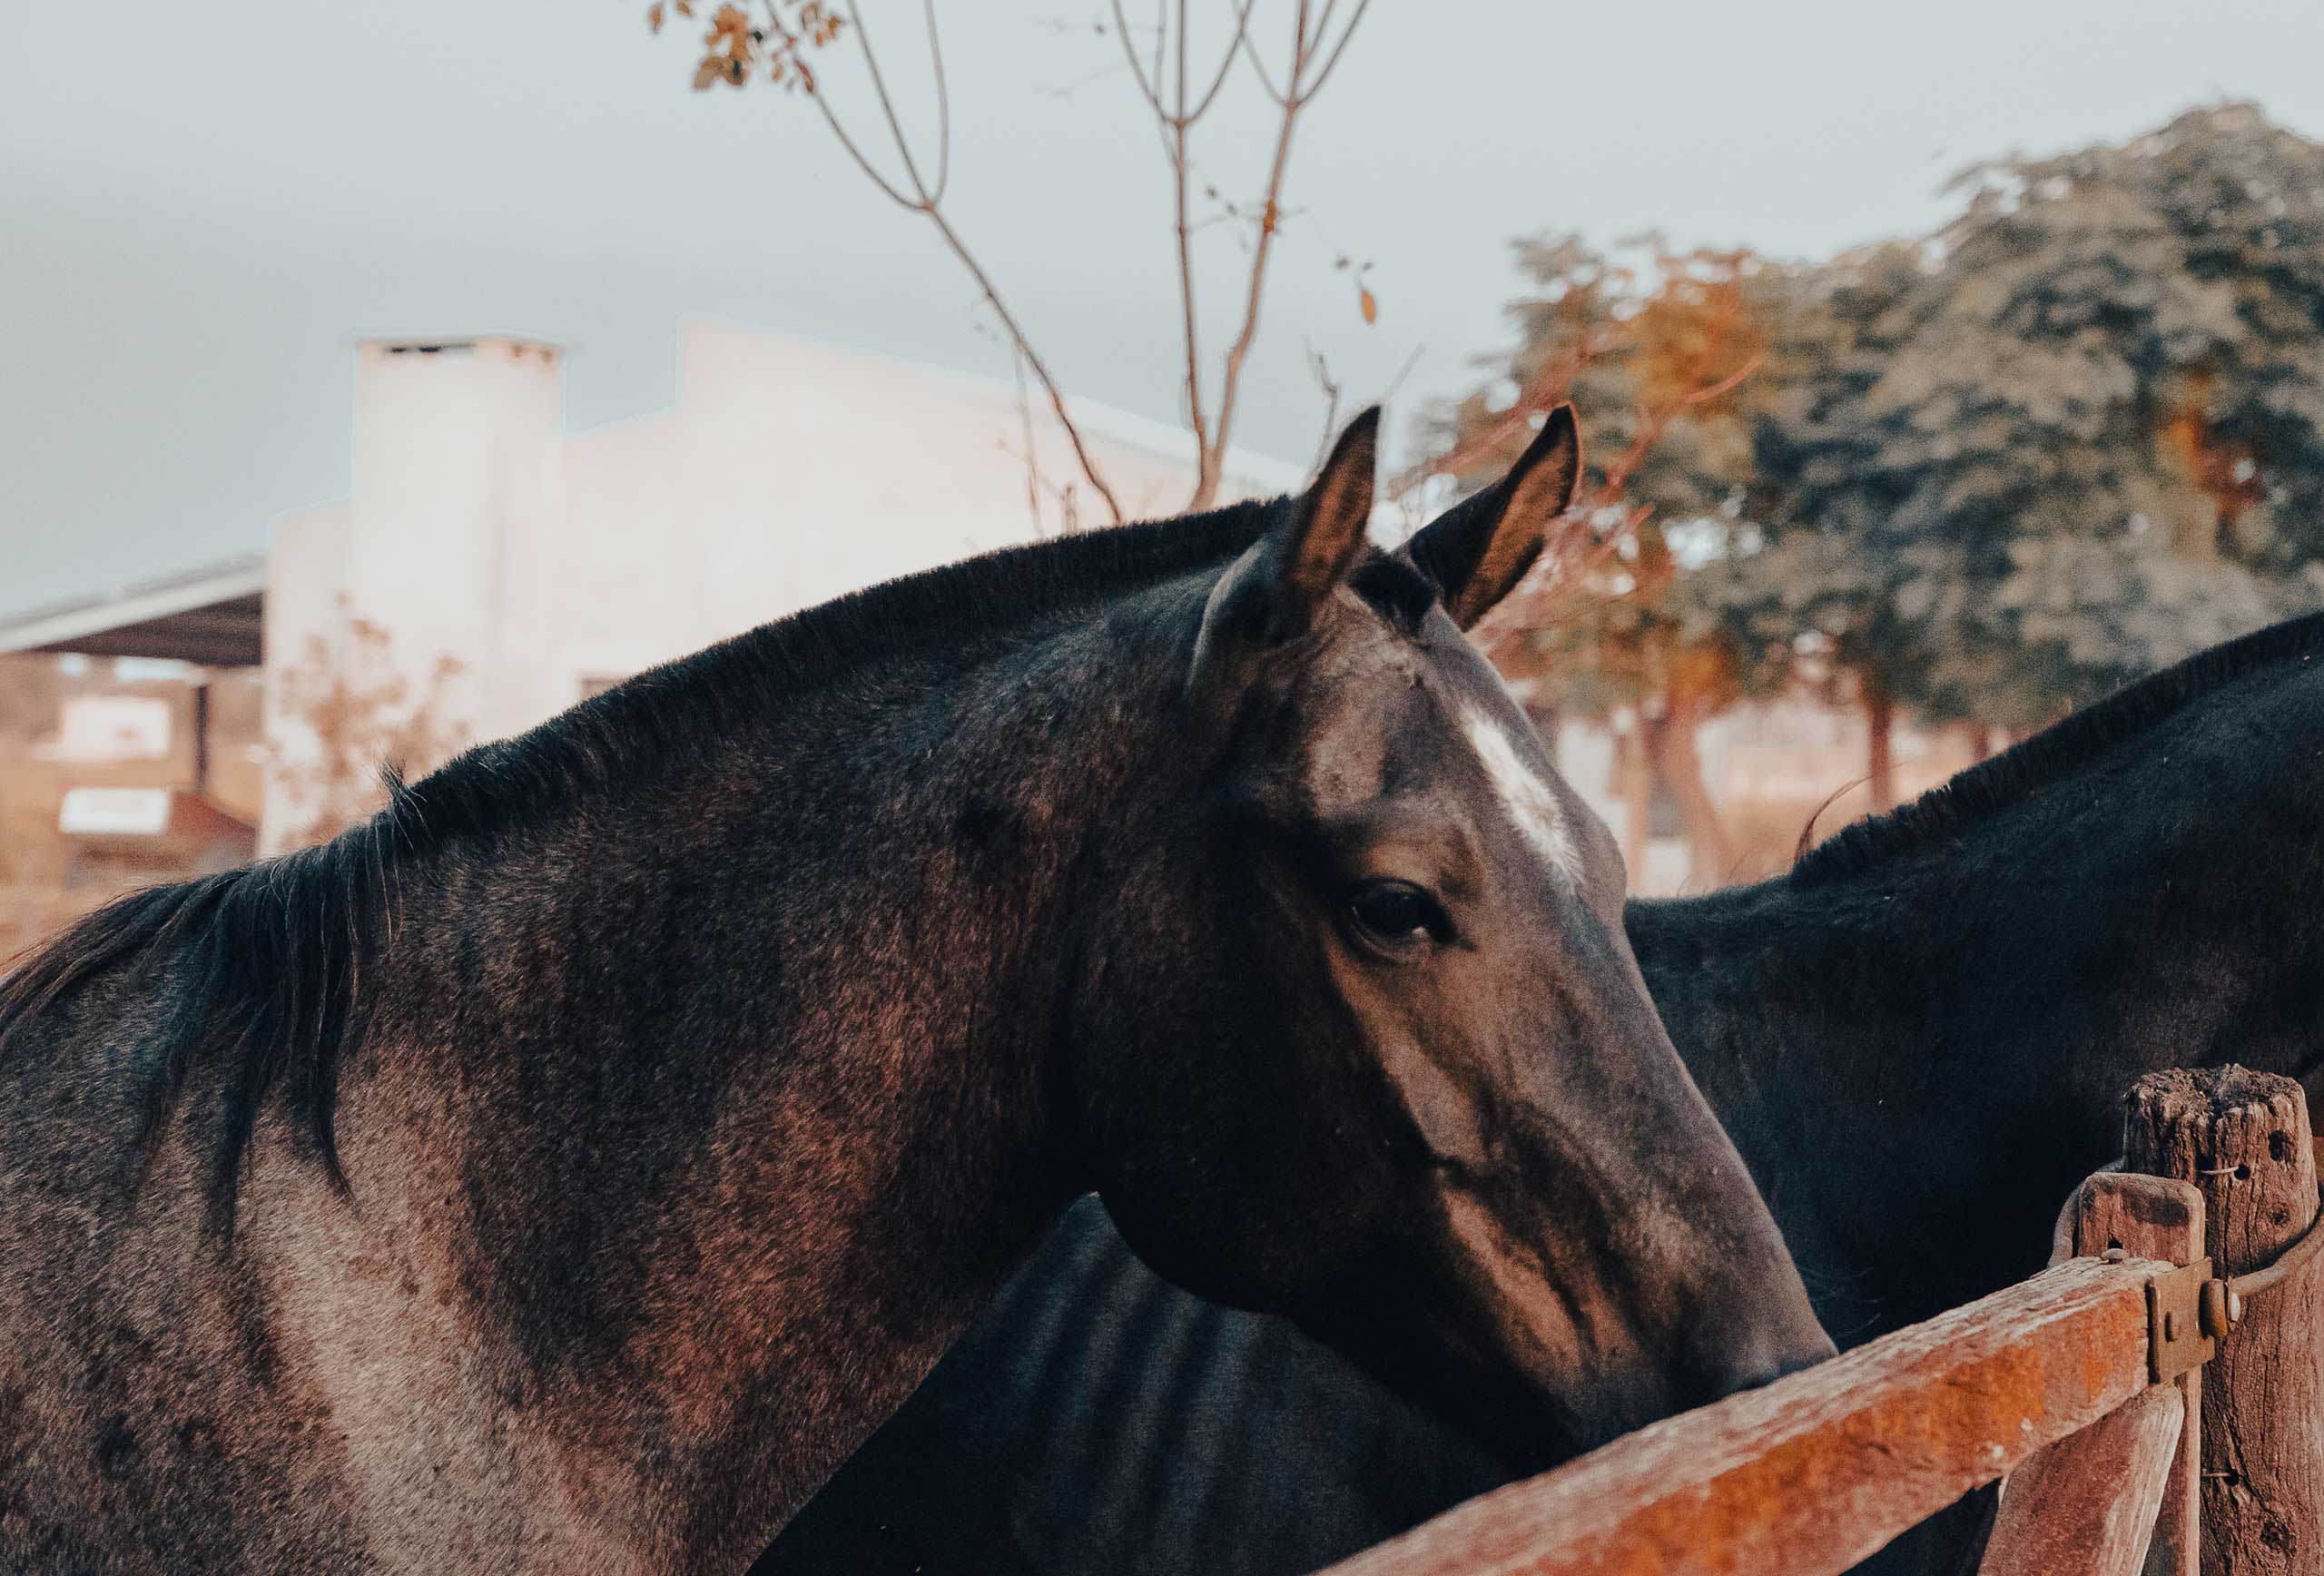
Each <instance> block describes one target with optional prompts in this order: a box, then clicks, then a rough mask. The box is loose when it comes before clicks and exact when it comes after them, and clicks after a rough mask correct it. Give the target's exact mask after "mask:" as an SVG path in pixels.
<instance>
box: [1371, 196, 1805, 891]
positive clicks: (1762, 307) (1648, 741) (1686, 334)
mask: <svg viewBox="0 0 2324 1576" xmlns="http://www.w3.org/2000/svg"><path fill="white" fill-rule="evenodd" d="M1633 250H1635V251H1640V252H1642V253H1643V254H1644V257H1643V261H1641V262H1640V263H1638V264H1635V265H1633V264H1630V263H1626V262H1624V261H1619V260H1617V259H1615V258H1610V257H1609V256H1607V255H1605V254H1603V253H1601V252H1600V251H1596V250H1593V249H1592V248H1591V247H1590V246H1589V245H1587V244H1586V243H1585V242H1584V241H1581V238H1580V237H1578V236H1573V235H1556V236H1549V237H1543V238H1539V239H1535V240H1530V241H1520V242H1519V243H1518V245H1517V256H1518V262H1519V266H1520V267H1521V269H1522V270H1523V271H1524V272H1525V273H1526V274H1527V275H1528V276H1529V279H1530V281H1531V285H1532V290H1531V292H1530V293H1529V294H1528V295H1527V296H1526V297H1524V298H1523V299H1521V300H1518V301H1517V302H1515V303H1514V304H1513V305H1512V307H1511V308H1510V309H1509V310H1510V315H1511V316H1512V319H1513V320H1514V321H1515V322H1516V325H1517V329H1518V344H1517V347H1516V348H1515V350H1513V351H1512V352H1511V353H1510V354H1509V355H1508V356H1507V357H1506V358H1505V359H1504V358H1495V359H1493V360H1492V361H1491V362H1489V363H1488V364H1489V365H1491V366H1492V367H1493V368H1494V369H1495V370H1496V374H1497V375H1496V376H1495V377H1493V378H1492V379H1491V380H1490V381H1488V383H1487V384H1486V385H1485V387H1483V388H1482V389H1479V390H1477V391H1476V392H1474V393H1472V394H1471V395H1470V396H1469V397H1468V398H1466V399H1463V400H1462V401H1461V402H1459V403H1458V404H1457V405H1455V406H1454V407H1452V409H1448V410H1444V411H1441V412H1438V413H1436V414H1435V415H1433V417H1432V418H1431V419H1429V421H1428V422H1427V423H1426V425H1425V427H1424V429H1423V448H1426V449H1428V450H1430V451H1431V452H1432V453H1433V458H1431V459H1429V460H1427V461H1425V462H1423V464H1422V465H1421V466H1419V467H1416V468H1414V470H1413V472H1412V473H1411V474H1410V475H1409V476H1408V477H1407V478H1400V479H1401V480H1402V481H1403V482H1404V483H1405V484H1406V485H1413V484H1414V483H1421V484H1426V483H1435V484H1437V485H1439V486H1440V487H1441V488H1443V489H1444V490H1450V491H1465V490H1467V489H1469V488H1473V487H1476V486H1479V485H1482V483H1484V482H1486V481H1488V480H1490V479H1491V478H1492V477H1494V476H1496V475H1498V474H1499V473H1500V471H1501V470H1502V468H1504V467H1506V465H1507V464H1508V463H1509V461H1510V460H1511V459H1512V458H1513V457H1514V456H1515V454H1516V452H1517V451H1518V450H1519V449H1520V448H1522V446H1523V443H1524V441H1525V439H1526V438H1527V437H1529V436H1530V434H1531V430H1532V428H1533V427H1534V426H1536V425H1538V421H1539V419H1540V417H1541V413H1543V412H1544V411H1546V410H1547V409H1549V408H1550V407H1551V406H1552V405H1554V404H1557V403H1559V402H1561V401H1563V400H1566V399H1571V400H1572V401H1573V402H1574V405H1575V408H1576V409H1577V411H1578V412H1579V414H1580V416H1581V423H1582V428H1583V435H1584V440H1583V453H1584V456H1585V458H1586V459H1587V461H1588V465H1589V470H1588V475H1587V478H1586V485H1585V488H1584V492H1583V495H1582V501H1581V504H1580V505H1579V506H1578V509H1577V513H1578V516H1579V517H1580V518H1581V520H1582V521H1584V522H1586V527H1585V529H1583V530H1582V531H1581V532H1579V533H1574V534H1571V535H1569V537H1567V539H1566V542H1565V544H1564V550H1563V551H1562V552H1560V553H1553V554H1551V555H1545V560H1546V561H1545V564H1544V566H1543V567H1542V568H1541V570H1539V571H1537V572H1536V574H1535V575H1534V576H1531V577H1530V578H1529V580H1528V583H1527V585H1526V586H1525V588H1524V590H1523V592H1522V593H1521V595H1520V596H1517V597H1515V598H1512V603H1511V605H1510V606H1509V609H1508V611H1506V612H1505V613H1503V614H1502V615H1500V616H1497V617H1496V619H1495V621H1494V623H1493V624H1492V625H1489V626H1488V629H1487V631H1486V634H1487V636H1488V639H1489V646H1488V649H1489V651H1490V652H1491V654H1492V657H1493V660H1494V662H1495V663H1496V664H1497V665H1499V666H1500V667H1501V668H1502V672H1503V673H1504V674H1506V675H1508V676H1509V677H1510V678H1511V679H1512V681H1513V682H1514V683H1515V685H1517V687H1518V689H1519V691H1520V693H1521V694H1522V695H1523V696H1524V697H1525V699H1526V703H1527V705H1528V707H1529V709H1530V710H1531V712H1532V713H1533V714H1534V717H1535V720H1536V722H1537V723H1538V724H1541V727H1542V730H1543V732H1544V734H1545V735H1547V736H1549V737H1551V738H1552V739H1554V737H1555V734H1556V731H1557V726H1558V724H1559V722H1560V721H1561V719H1562V718H1563V717H1564V716H1565V715H1568V714H1578V715H1582V716H1588V717H1590V718H1593V719H1597V720H1600V721H1614V720H1617V719H1620V720H1622V721H1623V724H1624V725H1622V726H1621V728H1620V734H1619V736H1620V747H1621V752H1622V754H1621V759H1620V779H1621V783H1622V788H1623V797H1624V799H1625V801H1626V805H1627V813H1626V814H1625V816H1624V820H1625V822H1626V824H1625V828H1624V842H1625V845H1626V852H1627V854H1628V857H1629V858H1630V862H1631V864H1632V866H1633V868H1635V867H1636V866H1638V865H1639V864H1640V862H1642V861H1643V859H1644V857H1645V842H1646V837H1647V829H1648V828H1647V818H1648V805H1649V795H1650V793H1651V791H1652V788H1653V786H1654V785H1655V784H1656V783H1660V784H1662V785H1663V786H1664V787H1665V788H1667V789H1668V790H1669V793H1671V795H1672V796H1673V798H1674V799H1675V801H1676V803H1677V804H1678V807H1679V817H1680V822H1681V825H1682V828H1683V830H1684V832H1685V836H1686V839H1687V842H1688V845H1689V854H1690V858H1691V862H1692V864H1693V868H1694V869H1695V870H1697V871H1698V872H1719V873H1721V874H1724V873H1725V872H1728V871H1729V870H1730V869H1731V868H1732V867H1733V864H1734V862H1735V849H1734V847H1733V844H1732V842H1731V840H1730V839H1729V838H1728V834H1727V832H1726V829H1725V827H1724V825H1723V824H1722V822H1721V821H1720V818H1719V815H1718V809H1717V806H1716V804H1715V803H1713V801H1712V798H1711V794H1710V792H1709V785H1708V784H1707V783H1705V782H1704V780H1703V775H1702V769H1701V765H1700V762H1699V758H1698V756H1697V754H1696V749H1695V736H1696V733H1697V730H1698V729H1699V727H1700V726H1701V725H1702V724H1703V723H1705V722H1706V721H1708V720H1709V719H1710V718H1711V717H1713V716H1715V715H1717V714H1718V713H1719V712H1720V711H1722V710H1724V709H1725V708H1726V707H1727V706H1728V705H1729V704H1732V703H1733V702H1734V701H1735V700H1736V699H1738V697H1739V696H1741V695H1742V694H1745V693H1747V691H1748V690H1749V689H1751V688H1752V687H1754V684H1755V681H1756V677H1757V675H1755V674H1754V673H1753V672H1751V670H1749V669H1748V667H1747V666H1745V665H1742V664H1740V663H1738V661H1737V660H1736V657H1737V652H1738V648H1737V647H1736V646H1735V645H1734V643H1733V642H1732V640H1731V639H1730V638H1729V635H1728V630H1727V628H1726V625H1725V624H1724V622H1723V620H1722V618H1721V617H1720V615H1719V611H1718V606H1717V604H1716V602H1715V601H1713V600H1710V599H1709V598H1708V597H1707V596H1706V591H1707V589H1708V588H1709V586H1711V585H1712V584H1713V580H1712V579H1711V578H1709V577H1706V576H1704V575H1703V574H1701V573H1700V572H1699V571H1700V569H1701V568H1702V566H1704V564H1705V563H1706V562H1707V561H1709V560H1712V559H1716V558H1718V557H1723V556H1724V555H1725V553H1726V552H1727V550H1728V543H1727V537H1728V533H1729V532H1730V531H1731V530H1732V529H1733V528H1734V527H1736V526H1737V525H1738V523H1739V516H1738V503H1739V499H1740V496H1741V492H1742V489H1743V487H1744V485H1745V483H1746V481H1747V480H1748V475H1749V467H1750V460H1751V419H1752V415H1753V412H1754V410H1755V409H1756V407H1757V402H1758V399H1759V398H1760V395H1759V384H1760V379H1761V377H1762V371H1761V369H1762V367H1763V366H1764V364H1765V363H1766V361H1767V360H1768V356H1769V354H1770V352H1771V350H1774V348H1775V345H1774V340H1773V338H1772V336H1771V333H1770V324H1771V322H1772V320H1773V317H1772V314H1773V313H1774V312H1775V311H1776V310H1777V309H1778V308H1779V307H1780V305H1781V304H1782V302H1783V300H1785V299H1786V296H1787V291H1788V290H1789V286H1788V283H1787V271H1785V270H1782V269H1779V268H1776V267H1774V266H1772V265H1769V264H1768V263H1766V262H1765V261H1762V260H1760V259H1758V258H1756V257H1754V256H1753V255H1752V254H1750V253H1749V252H1747V251H1709V250H1702V251H1684V252H1681V251H1673V250H1671V249H1670V248H1669V247H1668V246H1666V245H1665V244H1664V243H1663V242H1662V241H1661V240H1660V239H1659V237H1653V236H1649V237H1644V238H1642V239H1641V241H1640V242H1639V243H1638V244H1637V246H1636V247H1635V248H1634V249H1633Z"/></svg>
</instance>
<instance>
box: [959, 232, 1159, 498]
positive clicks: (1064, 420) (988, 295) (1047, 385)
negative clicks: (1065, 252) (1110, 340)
mask: <svg viewBox="0 0 2324 1576" xmlns="http://www.w3.org/2000/svg"><path fill="white" fill-rule="evenodd" d="M921 212H924V213H926V214H927V215H928V220H929V222H930V223H931V224H933V225H935V226H936V230H937V233H938V234H940V235H941V236H943V238H944V244H945V245H947V246H949V247H950V248H951V249H952V255H953V256H954V257H957V258H959V259H960V266H961V267H963V268H965V269H967V270H968V271H969V277H970V279H972V280H974V281H976V285H977V289H979V290H980V291H983V292H984V300H985V304H986V305H987V306H989V307H990V308H991V309H992V315H993V316H994V317H995V318H997V319H999V320H1000V326H1001V328H1002V329H1003V330H1005V331H1006V332H1007V333H1008V335H1009V341H1010V342H1011V343H1012V344H1014V345H1015V346H1016V348H1017V353H1018V354H1019V355H1021V356H1023V357H1024V358H1025V364H1026V365H1027V366H1029V367H1030V368H1031V369H1033V376H1034V377H1035V378H1036V379H1039V381H1040V385H1041V389H1042V391H1043V392H1044V393H1046V394H1047V395H1048V396H1049V409H1051V410H1052V411H1054V412H1056V414H1057V420H1058V425H1059V427H1062V428H1065V436H1066V440H1067V441H1068V442H1069V443H1071V444H1072V445H1073V458H1075V459H1076V460H1077V461H1078V462H1079V463H1080V466H1081V474H1082V475H1083V476H1085V477H1088V478H1089V485H1090V486H1091V487H1093V488H1097V489H1098V497H1101V498H1104V499H1105V500H1106V508H1107V510H1108V513H1109V514H1111V515H1112V517H1113V518H1114V521H1115V523H1116V524H1119V523H1120V522H1121V517H1122V506H1121V502H1120V500H1119V499H1118V498H1116V497H1114V492H1113V489H1112V488H1109V487H1108V486H1107V485H1106V481H1105V478H1104V477H1102V476H1101V475H1099V474H1098V462H1097V461H1096V460H1094V459H1092V458H1089V451H1088V448H1086V447H1084V446H1083V444H1082V441H1081V429H1080V428H1078V427H1077V426H1075V425H1074V422H1073V417H1072V415H1071V413H1069V412H1068V410H1067V409H1066V408H1065V395H1064V394H1063V392H1061V391H1060V390H1059V388H1058V386H1057V379H1054V378H1052V377H1050V376H1049V366H1048V364H1047V363H1046V362H1044V361H1043V360H1041V358H1040V356H1039V353H1038V352H1037V351H1035V350H1034V349H1033V345H1032V341H1031V340H1028V339H1027V338H1026V337H1025V330H1023V329H1022V328H1021V327H1019V325H1018V322H1017V319H1016V317H1015V316H1014V315H1013V314H1011V313H1010V311H1009V308H1008V307H1007V305H1005V304H1004V303H1003V302H1002V300H1001V299H1000V291H999V290H998V289H996V288H995V287H994V285H993V282H992V281H991V280H990V278H988V277H987V276H986V274H985V271H984V270H983V268H982V267H980V265H979V264H978V262H977V260H976V257H975V256H974V254H972V253H971V252H970V251H969V248H968V243H967V242H966V241H962V240H961V239H960V233H959V232H958V231H955V230H954V229H953V228H952V226H951V225H950V223H949V222H946V220H945V218H944V214H943V212H942V211H941V210H940V209H937V208H934V207H930V206H927V205H925V204H923V205H922V207H921Z"/></svg>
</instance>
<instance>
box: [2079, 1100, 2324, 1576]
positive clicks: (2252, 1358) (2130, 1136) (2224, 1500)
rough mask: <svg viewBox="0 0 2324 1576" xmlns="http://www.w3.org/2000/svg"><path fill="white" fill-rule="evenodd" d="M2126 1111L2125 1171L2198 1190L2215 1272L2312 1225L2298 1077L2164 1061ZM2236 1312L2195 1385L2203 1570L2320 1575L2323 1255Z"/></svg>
mask: <svg viewBox="0 0 2324 1576" xmlns="http://www.w3.org/2000/svg"><path fill="white" fill-rule="evenodd" d="M2128 1106H2129V1109H2128V1113H2127V1117H2128V1119H2127V1122H2126V1124H2125V1128H2126V1139H2127V1142H2126V1144H2125V1150H2126V1157H2125V1169H2127V1170H2131V1171H2139V1172H2144V1173H2146V1174H2148V1175H2150V1176H2157V1177H2172V1178H2175V1179H2177V1180H2179V1181H2182V1182H2191V1183H2193V1184H2195V1185H2196V1186H2197V1187H2200V1188H2201V1190H2202V1193H2203V1202H2204V1214H2205V1216H2206V1217H2207V1228H2206V1232H2205V1246H2206V1247H2207V1249H2208V1250H2209V1252H2210V1255H2211V1266H2212V1273H2213V1274H2215V1275H2220V1276H2235V1275H2242V1274H2245V1273H2248V1272H2250V1271H2252V1270H2257V1269H2260V1268H2263V1267H2265V1266H2267V1265H2268V1264H2270V1262H2272V1261H2273V1260H2274V1259H2275V1258H2276V1257H2277V1256H2278V1255H2280V1254H2281V1253H2282V1252H2283V1250H2284V1249H2285V1248H2287V1247H2289V1246H2291V1245H2292V1244H2294V1243H2296V1242H2298V1241H2299V1239H2300V1237H2301V1236H2305V1235H2306V1234H2307V1232H2308V1229H2309V1226H2311V1225H2312V1224H2313V1223H2314V1222H2315V1220H2316V1216H2317V1194H2316V1154H2315V1148H2314V1142H2313V1140H2312V1139H2311V1138H2310V1137H2309V1125H2308V1100H2307V1097H2306V1096H2305V1095H2304V1094H2303V1093H2302V1092H2301V1090H2300V1087H2299V1084H2298V1083H2297V1082H2295V1081H2293V1080H2292V1079H2288V1078H2279V1077H2277V1076H2275V1075H2274V1074H2271V1073H2259V1072H2252V1071H2250V1069H2245V1068H2240V1067H2215V1068H2204V1069H2183V1068H2182V1069H2171V1070H2170V1071H2167V1072H2157V1073H2150V1074H2148V1075H2147V1076H2146V1077H2145V1078H2142V1079H2140V1080H2139V1082H2138V1084H2137V1086H2136V1087H2135V1088H2132V1091H2131V1095H2130V1098H2129V1101H2128ZM2242 1312H2243V1318H2242V1322H2241V1323H2240V1325H2237V1326H2236V1327H2235V1329H2234V1331H2233V1333H2232V1334H2230V1335H2228V1337H2227V1338H2226V1339H2225V1340H2223V1341H2221V1343H2220V1350H2219V1354H2218V1355H2217V1356H2216V1357H2215V1358H2213V1359H2212V1361H2211V1364H2210V1365H2209V1377H2208V1378H2207V1379H2206V1381H2205V1383H2204V1385H2203V1399H2204V1404H2203V1407H2202V1439H2203V1454H2202V1492H2201V1519H2202V1538H2201V1542H2202V1560H2201V1569H2202V1571H2203V1576H2229V1573H2230V1572H2232V1573H2233V1576H2295V1573H2297V1576H2312V1573H2313V1572H2315V1571H2319V1570H2324V1345H2320V1343H2324V1261H2319V1262H2318V1263H2317V1264H2313V1265H2309V1266H2306V1267H2305V1268H2303V1269H2302V1270H2300V1271H2299V1272H2298V1273H2296V1274H2294V1275H2293V1276H2291V1278H2290V1279H2289V1280H2287V1281H2286V1282H2285V1283H2284V1284H2283V1285H2280V1286H2279V1287H2277V1288H2275V1289H2274V1290H2273V1291H2270V1292H2269V1293H2267V1294H2266V1295H2260V1296H2256V1297H2253V1298H2252V1299H2250V1302H2249V1304H2248V1305H2247V1306H2245V1307H2244V1309H2243V1310H2242Z"/></svg>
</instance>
